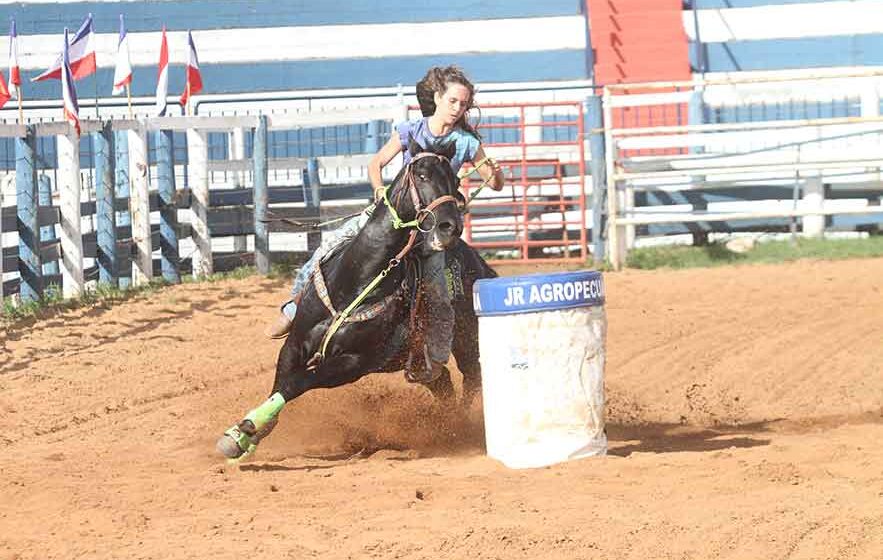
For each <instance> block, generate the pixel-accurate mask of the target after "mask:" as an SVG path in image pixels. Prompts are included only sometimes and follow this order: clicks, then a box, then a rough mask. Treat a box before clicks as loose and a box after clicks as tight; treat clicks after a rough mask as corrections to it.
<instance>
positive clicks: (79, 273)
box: [57, 130, 85, 298]
mask: <svg viewBox="0 0 883 560" xmlns="http://www.w3.org/2000/svg"><path fill="white" fill-rule="evenodd" d="M57 138H58V194H59V206H60V207H61V256H62V258H61V291H62V294H63V295H64V297H66V298H68V297H76V296H78V295H80V294H81V293H83V289H84V288H85V278H84V277H83V234H82V230H81V213H80V138H79V136H77V134H76V132H74V131H73V130H71V131H70V132H68V133H67V134H59V135H58V137H57Z"/></svg>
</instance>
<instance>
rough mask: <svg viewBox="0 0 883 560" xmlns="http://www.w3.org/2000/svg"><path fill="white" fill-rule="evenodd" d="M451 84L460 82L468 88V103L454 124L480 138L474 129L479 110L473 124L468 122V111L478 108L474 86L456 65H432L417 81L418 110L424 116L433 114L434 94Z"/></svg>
mask: <svg viewBox="0 0 883 560" xmlns="http://www.w3.org/2000/svg"><path fill="white" fill-rule="evenodd" d="M451 84H460V85H461V86H463V87H465V88H466V89H468V90H469V103H468V105H467V106H466V111H465V112H464V113H463V116H461V117H460V119H459V120H458V121H457V122H456V123H454V125H455V126H459V127H460V128H462V129H463V130H465V131H466V132H468V133H469V134H472V135H473V136H475V137H476V138H478V139H479V140H481V135H480V134H479V133H478V131H477V130H475V128H476V127H477V126H478V123H479V121H480V120H481V110H479V112H478V117H477V118H476V119H475V124H474V125H473V124H471V123H470V122H469V111H470V110H472V109H478V106H477V105H476V104H475V86H474V85H472V82H470V81H469V78H467V77H466V74H464V73H463V70H461V69H460V68H458V67H457V66H433V67H432V68H430V69H429V70H428V71H427V72H426V75H425V76H423V79H421V80H420V81H419V82H417V103H418V104H419V105H420V112H421V113H423V116H424V117H429V116H432V115H433V114H435V94H436V93H438V94H439V95H444V94H445V92H446V91H448V87H449V86H450V85H451Z"/></svg>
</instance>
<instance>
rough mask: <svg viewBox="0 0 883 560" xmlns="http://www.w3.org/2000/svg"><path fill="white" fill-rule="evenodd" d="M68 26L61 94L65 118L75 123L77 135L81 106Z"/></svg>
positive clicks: (62, 53) (62, 52) (63, 57)
mask: <svg viewBox="0 0 883 560" xmlns="http://www.w3.org/2000/svg"><path fill="white" fill-rule="evenodd" d="M67 39H68V33H67V27H65V28H64V50H63V51H61V95H62V98H63V102H62V103H63V105H62V106H63V109H64V118H65V119H67V120H68V121H70V123H71V124H72V125H74V130H76V131H77V136H79V135H80V106H79V105H78V104H77V89H76V88H75V87H74V76H73V71H72V70H71V59H70V50H69V47H68V42H67Z"/></svg>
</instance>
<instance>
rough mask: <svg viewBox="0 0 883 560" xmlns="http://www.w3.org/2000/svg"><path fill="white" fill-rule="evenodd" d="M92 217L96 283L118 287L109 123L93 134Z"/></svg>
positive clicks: (114, 191)
mask: <svg viewBox="0 0 883 560" xmlns="http://www.w3.org/2000/svg"><path fill="white" fill-rule="evenodd" d="M94 140H95V202H96V207H95V214H96V221H97V222H98V224H97V230H98V231H97V234H98V282H99V283H101V284H109V285H111V286H118V285H119V278H118V277H119V266H118V263H117V221H116V211H115V209H114V200H115V198H116V189H115V188H114V187H115V180H116V177H115V175H116V174H115V173H114V160H115V157H114V156H115V154H114V137H113V130H112V129H111V123H110V121H105V122H104V124H103V126H102V127H101V130H99V131H97V132H95V134H94Z"/></svg>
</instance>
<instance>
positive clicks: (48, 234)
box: [37, 175, 59, 277]
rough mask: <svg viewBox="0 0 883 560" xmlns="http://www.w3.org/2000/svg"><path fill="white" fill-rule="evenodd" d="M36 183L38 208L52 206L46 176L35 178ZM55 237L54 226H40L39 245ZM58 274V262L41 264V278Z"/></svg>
mask: <svg viewBox="0 0 883 560" xmlns="http://www.w3.org/2000/svg"><path fill="white" fill-rule="evenodd" d="M37 183H39V186H38V190H39V193H38V194H39V196H40V201H39V202H40V208H49V207H50V206H52V183H51V181H50V180H49V176H48V175H40V176H39V177H38V178H37ZM56 239H57V237H56V236H55V225H49V226H40V243H41V244H42V243H46V242H50V241H55V240H56ZM58 274H59V272H58V261H57V260H53V261H49V262H44V263H43V276H44V277H46V276H57V275H58Z"/></svg>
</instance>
